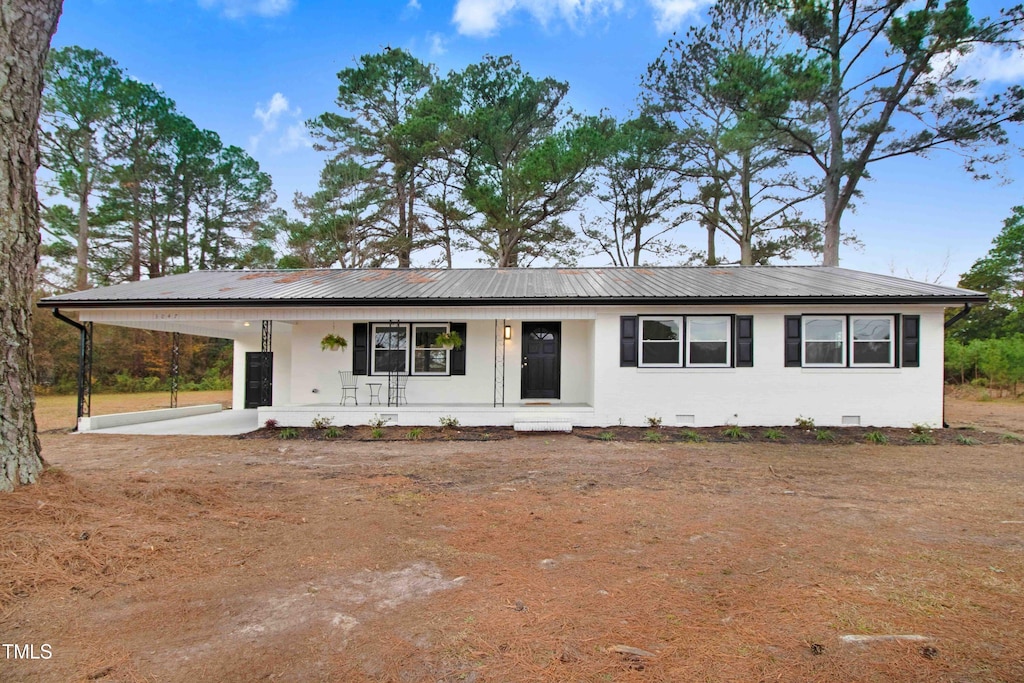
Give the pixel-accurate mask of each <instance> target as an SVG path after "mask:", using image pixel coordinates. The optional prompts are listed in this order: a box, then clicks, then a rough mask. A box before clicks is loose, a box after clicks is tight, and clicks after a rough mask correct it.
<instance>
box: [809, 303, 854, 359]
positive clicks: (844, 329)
mask: <svg viewBox="0 0 1024 683" xmlns="http://www.w3.org/2000/svg"><path fill="white" fill-rule="evenodd" d="M814 320H838V321H839V322H840V324H841V325H842V332H841V334H840V336H839V343H840V344H842V351H841V353H840V356H841V358H840V361H839V362H838V363H808V362H807V343H808V342H812V343H813V342H819V343H820V342H833V341H835V340H833V339H808V338H807V323H809V322H811V321H814ZM800 327H801V329H800V358H801V360H802V361H803V367H805V368H845V367H846V359H847V353H848V347H847V344H848V341H847V340H848V333H847V321H846V316H845V315H805V316H802V317H801V318H800Z"/></svg>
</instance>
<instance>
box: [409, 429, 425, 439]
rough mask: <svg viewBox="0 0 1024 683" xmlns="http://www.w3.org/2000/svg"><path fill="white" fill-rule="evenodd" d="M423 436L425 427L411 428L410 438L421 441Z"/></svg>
mask: <svg viewBox="0 0 1024 683" xmlns="http://www.w3.org/2000/svg"><path fill="white" fill-rule="evenodd" d="M421 436H423V427H413V428H412V429H410V430H409V438H410V439H411V440H413V441H419V440H420V437H421Z"/></svg>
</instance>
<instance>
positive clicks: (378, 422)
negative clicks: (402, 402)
mask: <svg viewBox="0 0 1024 683" xmlns="http://www.w3.org/2000/svg"><path fill="white" fill-rule="evenodd" d="M368 422H369V425H370V426H371V427H373V428H374V429H380V428H381V427H383V426H384V425H386V424H387V423H388V418H386V417H381V416H380V415H376V414H375V415H374V416H373V417H371V418H370V419H369V420H368Z"/></svg>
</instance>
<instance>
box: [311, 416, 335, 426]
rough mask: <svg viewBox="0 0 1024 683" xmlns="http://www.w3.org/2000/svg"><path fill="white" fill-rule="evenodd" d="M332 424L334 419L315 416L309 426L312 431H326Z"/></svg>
mask: <svg viewBox="0 0 1024 683" xmlns="http://www.w3.org/2000/svg"><path fill="white" fill-rule="evenodd" d="M333 422H334V418H333V417H331V416H329V415H328V416H327V417H322V416H320V415H317V416H316V417H314V418H313V422H311V423H310V424H311V426H312V427H313V429H327V428H328V427H330V426H331V424H332V423H333Z"/></svg>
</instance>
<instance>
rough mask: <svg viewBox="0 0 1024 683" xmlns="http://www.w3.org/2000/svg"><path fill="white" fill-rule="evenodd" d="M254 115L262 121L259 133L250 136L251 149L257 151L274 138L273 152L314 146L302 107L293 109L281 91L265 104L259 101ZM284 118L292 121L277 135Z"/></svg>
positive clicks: (252, 151)
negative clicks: (307, 132) (265, 141)
mask: <svg viewBox="0 0 1024 683" xmlns="http://www.w3.org/2000/svg"><path fill="white" fill-rule="evenodd" d="M252 117H253V118H254V119H256V120H257V121H259V122H260V124H261V128H260V131H259V132H258V133H256V134H255V135H252V136H250V137H249V151H250V152H251V153H254V154H255V152H256V150H257V149H258V148H259V146H260V145H261V144H262V143H263V141H264V140H265V139H268V138H274V139H275V140H276V144H275V146H274V148H273V149H272V150H271V151H273V152H277V153H280V152H290V151H292V150H294V149H298V148H300V147H312V146H313V143H312V141H311V140H310V139H309V137H308V136H307V135H306V126H305V124H304V123H303V122H302V109H300V108H299V107H295V108H294V109H292V107H291V105H289V103H288V98H287V97H285V96H284V95H282V94H281V93H279V92H276V93H274V95H273V96H272V97H271V98H270V102H268V103H267V104H266V105H265V106H264V105H263V104H262V103H257V105H256V110H255V111H254V112H253V114H252ZM282 119H284V120H285V121H287V122H290V123H289V124H288V126H287V128H285V131H284V133H283V134H281V135H279V136H278V135H277V131H278V128H279V127H280V126H281V123H282Z"/></svg>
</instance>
